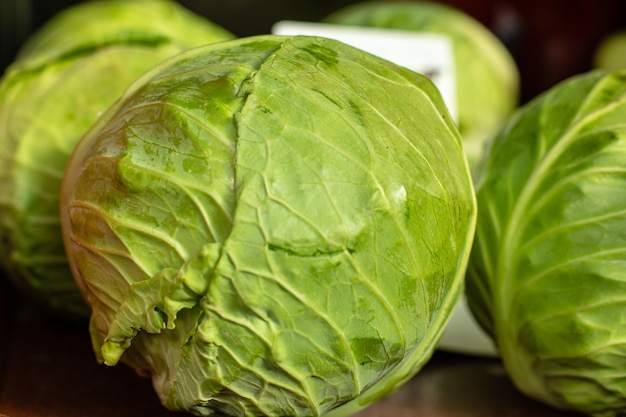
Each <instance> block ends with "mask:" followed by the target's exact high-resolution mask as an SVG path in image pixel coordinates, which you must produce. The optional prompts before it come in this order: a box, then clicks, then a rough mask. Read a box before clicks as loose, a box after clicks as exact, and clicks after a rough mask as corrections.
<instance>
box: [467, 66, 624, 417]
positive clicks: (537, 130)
mask: <svg viewBox="0 0 626 417" xmlns="http://www.w3.org/2000/svg"><path fill="white" fill-rule="evenodd" d="M625 115H626V72H623V71H622V72H613V73H604V72H592V73H588V74H584V75H580V76H578V77H575V78H572V79H570V80H568V81H566V82H563V83H562V84H560V85H558V86H556V87H554V88H553V89H551V90H549V91H548V92H546V93H544V94H543V95H541V96H540V97H538V98H537V99H535V100H534V101H532V102H530V103H528V104H527V105H526V106H524V107H523V108H522V109H520V110H519V111H518V112H517V113H516V114H515V116H514V117H512V118H511V120H510V122H509V123H508V124H507V125H506V126H505V128H504V129H503V130H502V132H501V133H500V134H499V135H498V136H497V137H496V139H495V140H494V142H493V143H492V145H491V148H490V150H489V151H488V154H487V157H486V158H485V160H484V161H483V162H482V163H481V166H480V167H479V174H478V179H477V185H476V187H477V199H478V206H479V216H478V226H477V232H476V242H475V245H474V249H473V251H472V255H471V260H470V267H469V274H468V275H469V276H468V281H467V293H468V299H469V301H470V307H471V308H472V311H473V312H474V313H475V316H476V317H477V319H478V320H479V321H480V322H481V323H482V325H483V327H484V328H485V329H486V330H487V331H488V332H489V333H490V334H491V335H493V337H494V339H495V341H496V343H497V345H498V347H499V351H500V354H501V356H502V358H503V360H504V363H505V365H506V368H507V370H508V371H509V373H510V375H511V378H512V379H513V381H514V382H515V384H516V385H517V386H518V387H519V388H520V389H521V391H523V392H524V393H526V394H528V395H530V396H532V397H535V398H537V399H540V400H542V401H544V402H547V403H549V404H552V405H554V406H556V407H560V408H567V409H573V410H578V411H581V412H585V413H587V414H591V415H595V416H618V415H622V414H623V412H624V410H625V409H626V342H625V339H624V335H625V334H626V324H625V323H626V321H625V315H624V311H626V301H625V300H626V298H625V294H626V274H625V273H624V271H625V269H624V265H625V264H626V234H625V233H624V231H625V230H626V197H625V196H626V194H625V190H626V175H625V174H626V162H625V161H626V158H625V156H626V116H625Z"/></svg>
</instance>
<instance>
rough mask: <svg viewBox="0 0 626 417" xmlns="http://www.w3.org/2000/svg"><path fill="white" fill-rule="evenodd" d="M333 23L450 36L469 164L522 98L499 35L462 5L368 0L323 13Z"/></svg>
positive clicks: (517, 76)
mask: <svg viewBox="0 0 626 417" xmlns="http://www.w3.org/2000/svg"><path fill="white" fill-rule="evenodd" d="M324 21H325V22H328V23H336V24H343V25H356V26H368V27H378V28H388V29H401V30H410V31H415V32H420V33H425V34H438V35H445V36H447V37H448V38H449V39H450V41H451V42H452V47H453V50H454V59H455V64H456V87H457V103H456V107H457V110H458V117H457V118H458V120H457V122H458V126H459V130H460V131H461V136H462V137H463V145H464V147H465V151H466V154H467V157H468V159H469V162H470V166H472V167H473V166H474V165H475V164H476V163H477V161H478V160H479V158H480V156H481V154H482V152H483V147H484V144H485V142H486V141H487V140H489V139H491V137H492V135H494V134H495V133H496V132H497V130H498V129H499V128H500V127H501V125H502V123H503V122H504V119H505V118H506V117H507V116H508V115H509V113H510V112H511V111H512V110H513V109H514V108H515V107H516V106H517V104H518V100H519V73H518V69H517V66H516V64H515V62H514V61H513V58H512V57H511V55H510V54H509V52H508V50H507V49H506V48H505V46H504V45H503V44H502V43H501V42H500V40H499V39H498V38H497V37H496V36H495V35H494V34H493V33H492V32H491V31H490V30H489V29H487V28H486V27H485V26H483V25H482V24H481V23H480V22H479V21H477V20H475V19H474V18H473V17H471V16H469V15H467V14H465V13H463V12H462V11H460V10H458V9H456V8H453V7H451V6H447V5H444V4H440V3H435V2H427V1H413V2H406V1H405V2H402V1H365V2H360V3H355V4H352V5H349V6H346V7H344V8H342V9H340V10H337V11H336V12H334V13H332V14H331V15H330V16H327V17H326V18H325V19H324Z"/></svg>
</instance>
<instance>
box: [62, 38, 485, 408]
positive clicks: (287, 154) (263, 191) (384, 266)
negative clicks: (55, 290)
mask: <svg viewBox="0 0 626 417" xmlns="http://www.w3.org/2000/svg"><path fill="white" fill-rule="evenodd" d="M61 207H62V208H61V211H62V215H61V217H62V224H63V232H64V237H65V242H66V245H67V249H68V255H69V259H70V262H71V264H72V266H73V270H74V273H75V276H76V277H77V280H78V281H79V282H80V283H82V286H83V289H84V292H85V294H86V297H87V299H88V300H89V303H90V304H91V306H92V308H93V315H92V318H91V325H90V329H91V334H92V340H93V345H94V349H95V351H96V354H97V356H98V358H99V360H101V361H103V362H104V363H106V364H109V365H114V364H116V363H117V362H118V361H120V360H121V361H122V362H125V363H126V364H128V365H130V366H132V367H133V368H135V369H137V370H138V371H139V372H140V373H142V374H149V375H151V376H152V380H153V383H154V386H155V388H156V391H157V392H158V394H159V396H160V398H161V400H162V402H163V403H164V404H165V406H167V407H168V408H171V409H182V410H188V411H191V412H194V413H196V414H198V415H211V414H212V413H213V412H215V413H218V414H220V415H232V416H261V415H267V416H278V417H286V416H318V415H325V414H328V415H334V416H342V415H348V414H350V413H351V412H353V411H355V410H357V409H359V408H361V407H364V406H365V405H367V404H369V403H371V402H372V401H374V400H375V399H377V398H379V397H380V396H382V395H385V394H386V393H388V392H391V391H393V390H394V389H395V388H396V387H397V386H398V385H399V384H401V383H402V382H404V381H406V380H407V379H408V378H410V377H411V376H412V375H413V374H415V373H416V372H417V371H418V370H419V369H420V368H421V366H422V365H423V364H424V363H425V362H426V361H427V360H428V358H429V357H430V355H431V354H432V351H433V349H434V346H435V344H436V341H437V340H438V338H439V337H440V334H441V332H442V330H443V328H444V325H445V324H446V322H447V321H448V319H449V317H450V313H451V312H452V310H453V309H454V306H455V305H456V302H457V300H458V298H459V296H460V294H461V292H462V286H463V276H464V272H465V267H466V261H467V258H468V257H469V248H470V245H471V241H472V239H473V231H474V227H475V197H474V192H473V185H472V182H471V178H470V174H469V170H468V166H467V162H466V160H465V157H464V153H463V150H462V145H461V143H460V137H459V133H458V131H457V129H456V127H455V125H454V123H453V122H452V121H451V119H450V115H449V114H448V112H447V109H446V108H445V106H444V104H443V100H442V98H441V96H440V95H439V93H438V91H437V90H436V88H435V87H434V86H433V84H432V83H431V82H430V81H429V80H428V79H426V78H425V77H423V76H421V75H419V74H416V73H414V72H412V71H409V70H407V69H405V68H401V67H399V66H396V65H394V64H392V63H390V62H387V61H384V60H382V59H379V58H376V57H374V56H371V55H369V54H366V53H365V52H363V51H361V50H358V49H356V48H352V47H349V46H347V45H344V44H342V43H340V42H337V41H333V40H328V39H323V38H314V37H293V38H291V37H278V36H271V35H267V36H259V37H251V38H245V39H240V40H236V41H229V42H224V43H220V44H216V45H210V46H207V47H204V48H200V49H196V50H192V51H188V52H186V53H183V54H181V55H178V56H177V57H175V58H174V59H172V60H170V61H168V62H166V63H165V64H163V65H160V66H158V67H156V68H155V69H154V70H152V71H151V72H150V73H149V74H147V75H146V76H144V77H143V78H142V79H141V80H140V81H138V82H137V83H135V84H134V85H133V86H132V87H131V88H130V89H129V91H128V92H127V93H126V94H125V95H124V97H123V98H122V99H121V100H120V101H119V102H118V103H117V104H116V105H115V106H113V107H112V108H111V109H110V110H109V111H108V112H107V114H106V115H105V116H103V117H102V118H101V119H100V120H99V121H98V122H97V124H96V126H95V127H94V128H93V129H92V130H91V131H90V132H89V134H88V135H86V136H85V137H84V138H83V140H81V142H80V143H79V145H78V146H77V148H76V150H75V152H74V154H73V156H72V158H71V160H70V162H69V164H68V169H67V172H66V175H65V179H64V182H63V192H62V198H61Z"/></svg>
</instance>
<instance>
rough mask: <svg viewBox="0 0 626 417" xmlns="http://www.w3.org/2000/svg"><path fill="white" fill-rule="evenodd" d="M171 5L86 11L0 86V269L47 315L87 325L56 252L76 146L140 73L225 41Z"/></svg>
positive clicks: (33, 49)
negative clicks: (64, 182) (64, 183)
mask: <svg viewBox="0 0 626 417" xmlns="http://www.w3.org/2000/svg"><path fill="white" fill-rule="evenodd" d="M232 37H233V36H232V35H230V33H228V32H227V31H226V30H224V29H222V28H221V27H219V26H217V25H215V24H213V23H211V22H209V21H207V20H206V19H204V18H202V17H200V16H197V15H195V14H192V13H191V12H190V11H188V10H187V9H185V8H183V7H182V6H180V5H178V4H177V3H175V2H173V1H158V0H157V1H114V0H113V1H91V2H85V3H80V4H79V5H76V6H73V7H71V8H68V9H66V10H64V11H62V12H61V13H59V14H58V15H56V16H55V17H53V18H52V19H51V20H50V21H49V22H48V23H47V24H46V25H44V26H43V27H42V28H41V29H40V30H39V31H38V32H36V33H35V34H34V35H33V36H32V38H30V39H29V41H28V42H27V43H26V44H25V45H24V46H23V48H22V49H21V51H20V53H19V55H18V57H17V58H16V60H15V62H14V63H13V64H12V65H11V66H10V67H9V68H8V69H7V70H6V72H5V74H4V76H3V78H2V80H1V81H0V268H1V269H3V270H5V271H6V273H7V274H8V275H9V277H10V278H12V281H13V282H15V283H16V284H17V286H18V287H19V288H20V289H22V290H23V291H24V292H25V293H27V294H29V295H34V296H35V298H38V299H40V300H41V301H42V302H43V304H44V305H46V306H47V307H50V308H51V309H52V310H53V311H55V312H59V313H61V314H63V315H66V316H69V317H87V316H88V309H87V308H86V305H85V303H84V300H83V299H82V297H81V296H80V293H79V291H78V289H77V288H76V285H75V283H74V280H73V278H72V274H71V272H70V269H69V266H68V265H67V261H66V258H65V253H64V250H63V240H62V237H61V227H60V220H59V215H58V212H59V208H58V206H59V197H58V196H59V193H60V190H61V179H62V176H63V171H64V168H65V164H66V162H67V159H68V158H69V155H70V153H71V152H72V150H73V148H74V145H75V144H76V142H78V140H79V139H80V137H81V136H82V135H83V134H84V133H85V132H86V131H87V129H88V128H89V127H90V126H91V125H92V124H93V122H94V121H95V120H96V119H97V117H98V116H99V114H100V113H101V112H103V111H104V110H105V109H106V108H108V107H109V106H110V105H112V104H113V102H114V101H115V100H116V99H117V98H118V97H119V96H120V95H121V94H122V92H123V91H124V89H125V88H126V87H127V86H128V84H130V83H131V82H132V81H134V80H135V79H136V78H137V77H139V76H140V75H141V74H143V73H144V72H145V71H146V70H148V69H149V68H151V67H152V66H154V65H156V64H157V63H159V62H161V61H163V60H164V59H166V58H169V57H171V56H172V55H174V54H176V53H178V52H181V51H183V50H185V49H188V48H190V47H194V46H200V45H203V44H206V43H211V42H215V41H220V40H225V39H230V38H232Z"/></svg>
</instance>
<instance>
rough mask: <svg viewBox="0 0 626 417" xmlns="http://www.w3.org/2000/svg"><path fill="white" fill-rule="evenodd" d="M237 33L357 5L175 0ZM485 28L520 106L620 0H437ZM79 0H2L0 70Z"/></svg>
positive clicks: (602, 30)
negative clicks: (512, 66) (514, 75)
mask: <svg viewBox="0 0 626 417" xmlns="http://www.w3.org/2000/svg"><path fill="white" fill-rule="evenodd" d="M179 1H180V3H182V4H183V5H185V6H187V7H188V8H189V9H191V10H193V11H195V12H197V13H199V14H202V15H204V16H206V17H207V18H209V19H210V20H212V21H214V22H215V23H218V24H220V25H222V26H223V27H225V28H226V29H228V30H230V31H231V32H233V33H234V34H235V35H237V36H248V35H257V34H263V33H269V32H270V29H271V26H272V24H273V23H275V22H276V21H279V20H283V19H292V20H305V21H318V20H320V19H321V18H323V17H325V16H326V15H328V14H329V13H331V12H333V11H335V10H337V9H338V8H340V7H343V6H346V5H348V4H351V3H356V2H357V1H356V0H222V1H216V0H179ZM439 2H440V3H446V4H448V5H451V6H454V7H457V8H458V9H461V10H463V11H465V12H467V13H469V14H470V15H472V16H474V17H475V18H476V19H477V20H479V21H480V22H482V23H483V24H485V26H487V27H488V28H490V29H491V30H492V31H493V32H494V33H495V34H496V35H497V36H498V37H500V39H501V40H502V41H503V42H504V43H505V45H506V46H507V47H508V48H509V50H510V51H511V53H512V55H513V57H514V58H515V60H516V62H517V64H518V66H519V69H520V72H521V75H522V86H521V87H522V97H521V98H522V102H525V101H528V100H529V99H531V98H532V97H534V96H536V95H537V94H538V93H540V92H542V91H544V90H546V89H547V88H549V87H550V86H552V85H554V84H555V83H557V82H559V81H561V80H563V79H565V78H568V77H570V76H572V75H575V74H577V73H581V72H584V71H587V70H589V69H590V68H591V63H592V57H593V53H594V51H595V48H596V47H597V45H598V43H599V42H600V41H601V40H602V39H603V38H604V37H605V36H606V35H607V34H609V33H612V32H613V31H615V30H617V29H621V28H626V2H625V1H623V0H592V1H589V0H439ZM73 3H77V0H0V5H1V8H0V69H2V70H3V69H4V68H5V67H6V65H8V64H9V63H10V62H11V60H12V59H13V57H14V56H15V53H16V51H17V49H18V48H19V46H20V45H21V44H22V42H23V41H24V39H26V38H27V36H28V35H29V34H30V33H32V32H33V31H34V30H36V29H37V28H38V27H39V26H40V25H41V24H42V23H44V22H45V21H46V20H48V19H49V18H50V17H51V16H52V15H53V14H54V13H56V12H58V11H59V10H61V9H62V8H64V7H67V6H69V5H71V4H73Z"/></svg>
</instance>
